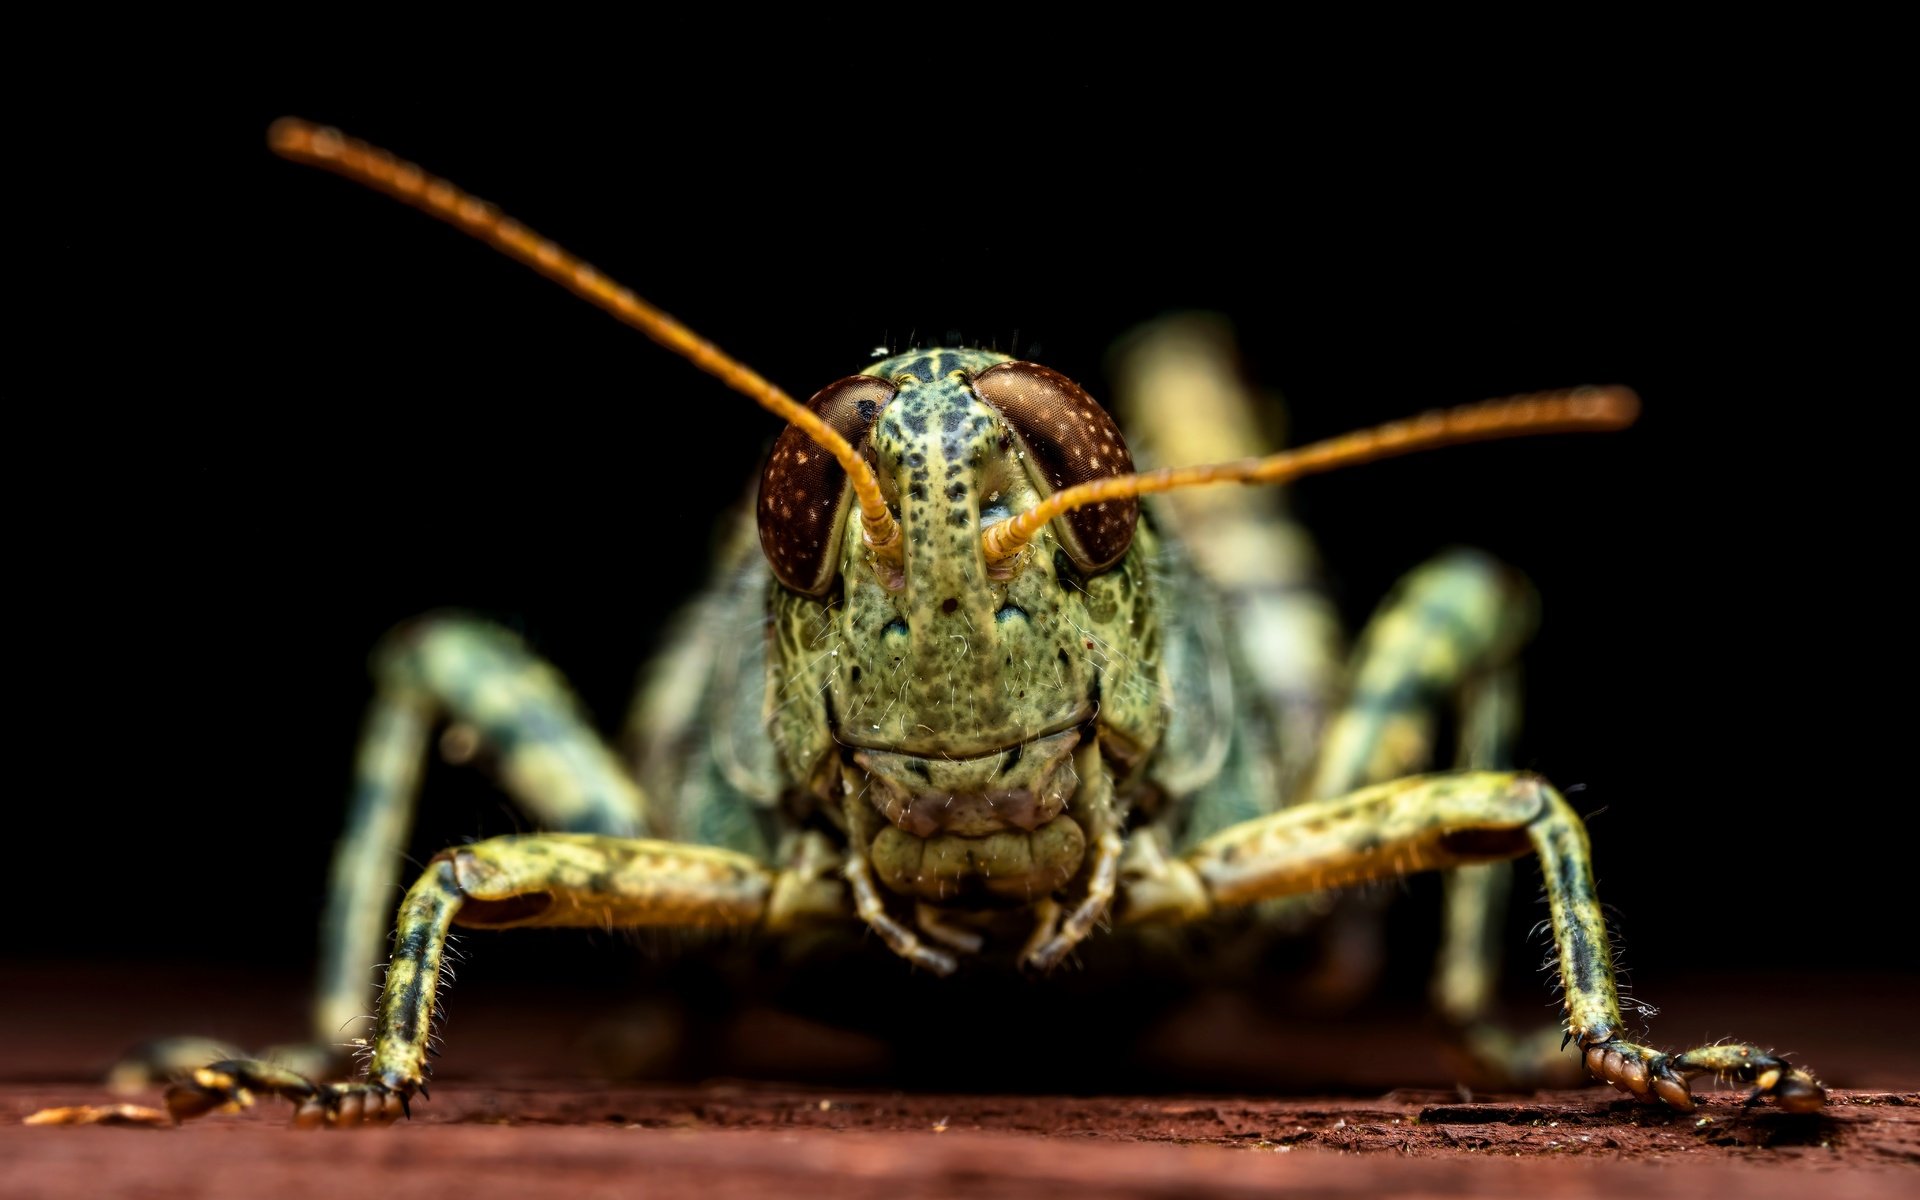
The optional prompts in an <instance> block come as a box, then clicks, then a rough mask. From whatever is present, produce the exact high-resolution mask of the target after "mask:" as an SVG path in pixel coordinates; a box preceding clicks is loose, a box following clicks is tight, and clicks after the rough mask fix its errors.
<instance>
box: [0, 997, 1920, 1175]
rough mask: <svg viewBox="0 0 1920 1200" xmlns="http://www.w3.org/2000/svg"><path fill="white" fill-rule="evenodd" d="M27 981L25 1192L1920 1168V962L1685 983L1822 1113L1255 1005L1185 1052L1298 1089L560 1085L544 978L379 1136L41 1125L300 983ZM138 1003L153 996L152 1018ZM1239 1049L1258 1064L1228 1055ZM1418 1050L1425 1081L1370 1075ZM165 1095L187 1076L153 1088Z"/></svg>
mask: <svg viewBox="0 0 1920 1200" xmlns="http://www.w3.org/2000/svg"><path fill="white" fill-rule="evenodd" d="M11 982H13V983H14V985H15V986H13V987H12V988H10V989H9V990H8V991H7V992H6V995H5V996H4V997H3V998H0V1021H4V1028H5V1031H6V1046H7V1058H6V1059H5V1060H3V1061H0V1196H5V1197H7V1198H8V1200H12V1198H14V1197H40V1196H49V1197H51V1196H74V1195H87V1196H140V1197H170V1196H190V1195H203V1196H214V1197H227V1196H232V1197H240V1196H246V1197H254V1196H273V1197H276V1198H281V1200H284V1198H291V1197H304V1196H342V1195H374V1194H389V1193H390V1194H406V1195H425V1194H456V1195H459V1196H461V1197H463V1198H471V1200H483V1198H486V1197H493V1196H524V1195H552V1196H563V1197H567V1198H568V1200H583V1198H587V1197H598V1196H611V1195H636V1194H645V1195H647V1196H697V1197H700V1198H701V1200H720V1198H724V1197H732V1196H766V1195H835V1196H854V1197H876V1198H879V1197H885V1198H886V1200H912V1198H915V1197H922V1196H946V1195H958V1196H1008V1197H1026V1196H1036V1197H1037V1196H1048V1197H1059V1196H1062V1195H1087V1196H1093V1195H1117V1196H1166V1197H1175V1196H1213V1195H1219V1196H1234V1195H1253V1194H1256V1193H1258V1194H1271V1193H1272V1192H1274V1191H1276V1190H1287V1191H1290V1192H1292V1193H1296V1194H1306V1195H1329V1196H1360V1195H1367V1196H1400V1195H1407V1196H1446V1195H1490V1196H1505V1195H1514V1196H1534V1195H1545V1196H1591V1195H1609V1196H1612V1195H1634V1196H1688V1197H1711V1196H1740V1197H1743V1198H1744V1197H1771V1196H1783V1197H1785V1196H1791V1197H1795V1198H1796V1200H1826V1198H1827V1197H1829V1196H1836V1197H1837V1196H1847V1197H1852V1196H1866V1197H1877V1196H1906V1195H1912V1194H1916V1193H1917V1192H1920V1091H1916V1090H1915V1089H1913V1088H1912V1087H1902V1086H1901V1082H1902V1081H1905V1080H1913V1079H1920V1063H1916V1058H1915V1054H1914V1051H1913V1049H1912V1048H1911V1047H1910V1046H1908V1045H1906V1044H1905V1043H1904V1042H1902V1041H1901V1040H1900V1030H1901V1029H1902V1028H1903V1027H1904V1018H1903V1013H1904V1012H1905V1011H1906V1010H1907V1009H1908V1008H1910V1004H1909V1003H1908V1002H1909V1001H1910V1000H1911V995H1910V993H1909V992H1908V991H1907V990H1906V988H1905V985H1904V984H1903V983H1900V982H1899V981H1894V986H1893V987H1891V988H1888V987H1887V986H1883V985H1884V983H1885V981H1882V982H1881V983H1875V982H1874V981H1871V980H1865V981H1863V980H1854V981H1849V982H1847V983H1845V984H1844V985H1842V986H1838V987H1835V988H1833V989H1832V990H1830V992H1829V994H1828V996H1827V1000H1826V1004H1825V1006H1824V1012H1821V1011H1819V1010H1818V1009H1817V1008H1816V1009H1812V1010H1810V1009H1808V1008H1806V1007H1805V1006H1804V1004H1801V1003H1785V1004H1783V1003H1782V1002H1781V1001H1779V1000H1778V999H1777V998H1775V999H1767V1000H1765V1001H1764V1002H1759V1001H1756V1000H1755V997H1756V996H1759V995H1761V993H1759V992H1757V991H1748V992H1740V993H1737V994H1724V993H1723V994H1714V993H1702V994H1699V995H1692V994H1687V995H1682V996H1678V997H1677V999H1678V1000H1679V1002H1678V1003H1674V1004H1670V1006H1669V1011H1668V1016H1669V1017H1670V1018H1672V1020H1673V1022H1674V1024H1675V1025H1676V1033H1679V1032H1682V1031H1685V1030H1686V1029H1687V1028H1688V1026H1689V1025H1692V1024H1697V1023H1700V1022H1702V1021H1705V1020H1710V1019H1713V1020H1717V1019H1720V1018H1710V1017H1707V1016H1705V1015H1703V1014H1708V1013H1722V1014H1726V1015H1727V1017H1728V1018H1729V1019H1736V1020H1737V1022H1738V1024H1739V1025H1741V1026H1743V1027H1744V1026H1746V1025H1747V1024H1748V1023H1749V1022H1752V1023H1754V1024H1765V1023H1766V1022H1768V1021H1772V1022H1774V1023H1775V1024H1773V1025H1770V1026H1769V1028H1773V1029H1774V1030H1775V1031H1776V1032H1778V1033H1782V1034H1785V1035H1786V1036H1788V1037H1791V1038H1793V1039H1795V1040H1794V1041H1793V1042H1791V1043H1788V1042H1782V1043H1781V1044H1782V1046H1783V1048H1786V1047H1787V1046H1789V1045H1791V1046H1793V1047H1794V1048H1796V1049H1798V1050H1799V1051H1800V1052H1801V1055H1802V1057H1803V1059H1804V1060H1805V1061H1808V1062H1810V1063H1812V1064H1813V1065H1814V1066H1816V1067H1817V1068H1818V1069H1819V1070H1820V1072H1821V1074H1822V1075H1823V1076H1824V1077H1825V1078H1827V1079H1828V1081H1829V1082H1830V1083H1834V1084H1836V1085H1843V1084H1860V1085H1863V1086H1858V1087H1837V1088H1836V1091H1835V1093H1834V1096H1833V1103H1832V1105H1831V1107H1830V1108H1829V1109H1828V1111H1827V1112H1826V1113H1825V1114H1822V1115H1819V1116H1814V1117H1796V1116H1792V1115H1788V1114H1781V1113H1777V1112H1774V1111H1772V1110H1769V1109H1758V1110H1755V1109H1746V1108H1743V1107H1742V1106H1741V1104H1740V1097H1739V1096H1738V1095H1737V1094H1734V1093H1726V1092H1720V1093H1714V1094H1713V1095H1711V1096H1710V1097H1709V1098H1708V1099H1707V1101H1706V1102H1705V1104H1704V1105H1703V1107H1702V1109H1701V1111H1699V1112H1698V1113H1695V1114H1691V1115H1679V1114H1671V1113H1667V1112H1665V1111H1664V1110H1660V1109H1655V1108H1648V1107H1645V1106H1641V1105H1636V1104H1632V1103H1629V1102H1627V1101H1625V1100H1623V1099H1621V1098H1619V1097H1617V1095H1616V1094H1615V1093H1613V1092H1610V1091H1606V1090H1603V1089H1584V1090H1576V1091H1565V1092H1547V1093H1539V1094H1527V1095H1489V1094H1484V1093H1482V1094H1472V1093H1470V1092H1467V1091H1465V1090H1464V1089H1461V1088H1458V1087H1454V1086H1451V1085H1449V1084H1448V1083H1447V1081H1446V1077H1445V1070H1446V1068H1445V1067H1444V1065H1442V1064H1443V1062H1444V1059H1443V1057H1442V1056H1439V1055H1437V1054H1436V1053H1434V1052H1433V1051H1432V1050H1431V1049H1430V1048H1424V1047H1426V1044H1427V1041H1428V1039H1427V1038H1426V1036H1425V1035H1423V1034H1422V1033H1420V1032H1419V1031H1417V1030H1414V1031H1409V1030H1408V1029H1406V1028H1404V1027H1402V1025H1400V1024H1397V1023H1389V1024H1381V1023H1379V1022H1378V1021H1373V1022H1369V1021H1367V1020H1357V1021H1348V1022H1339V1021H1321V1022H1318V1023H1309V1024H1307V1025H1305V1026H1288V1027H1283V1028H1281V1029H1279V1030H1270V1031H1267V1032H1265V1033H1262V1032H1259V1031H1258V1030H1257V1029H1250V1028H1248V1027H1246V1026H1245V1025H1236V1024H1235V1023H1234V1020H1233V1018H1232V1009H1233V1006H1232V1005H1231V1004H1230V1003H1226V1002H1220V1001H1215V1002H1214V1007H1213V1008H1211V1009H1207V1010H1202V1011H1201V1012H1200V1014H1199V1019H1194V1020H1189V1021H1187V1022H1185V1023H1183V1024H1182V1025H1181V1026H1180V1027H1179V1030H1180V1032H1179V1036H1175V1037H1174V1038H1173V1039H1172V1040H1171V1041H1170V1042H1169V1043H1168V1044H1167V1045H1166V1047H1164V1050H1165V1052H1166V1053H1171V1054H1181V1055H1195V1056H1201V1057H1208V1056H1211V1057H1210V1059H1209V1061H1210V1063H1211V1067H1210V1069H1213V1070H1217V1071H1220V1072H1221V1073H1222V1074H1223V1076H1224V1077H1227V1078H1239V1079H1244V1073H1245V1071H1252V1070H1264V1071H1272V1072H1275V1073H1276V1074H1278V1075H1280V1076H1281V1084H1280V1085H1276V1086H1273V1087H1265V1088H1262V1087H1255V1086H1245V1085H1244V1084H1236V1085H1235V1086H1233V1087H1225V1088H1219V1089H1214V1090H1203V1091H1197V1092H1193V1093H1190V1094H1182V1095H1156V1096H1141V1095H1127V1094H1114V1095H1042V1094H952V1093H949V1092H941V1091H902V1090H896V1089H892V1088H885V1087H882V1088H871V1087H861V1088H848V1087H844V1086H822V1085H812V1084H793V1083H773V1082H746V1083H707V1084H690V1085H672V1086H635V1085H631V1084H606V1083H599V1082H593V1081H589V1080H584V1079H574V1078H569V1079H566V1080H564V1081H553V1080H551V1079H541V1078H538V1077H537V1074H536V1073H537V1072H538V1071H539V1070H540V1069H542V1068H544V1069H545V1070H546V1071H547V1072H548V1073H549V1074H551V1072H552V1071H553V1070H555V1069H569V1070H582V1069H583V1064H582V1061H581V1060H580V1059H579V1058H578V1051H579V1047H580V1045H581V1044H582V1043H581V1042H580V1038H579V1034H580V1031H581V1030H582V1029H583V1028H584V1026H585V1025H586V1024H588V1023H589V1021H588V1018H587V1016H585V1015H579V1014H574V1013H567V1014H565V1016H566V1019H564V1020H552V1019H539V1020H534V1019H530V1018H529V1015H528V1014H529V1012H530V1011H534V1010H532V1009H530V1008H529V1006H528V1004H527V1003H526V1001H525V999H524V998H514V997H501V996H491V997H489V996H485V995H478V994H472V993H470V994H469V995H468V997H467V998H466V1003H464V1004H463V1006H462V1007H461V1008H460V1010H459V1012H458V1019H457V1023H455V1024H454V1025H453V1026H452V1027H451V1028H450V1029H449V1031H448V1032H449V1036H450V1039H451V1040H450V1047H457V1049H452V1048H450V1051H449V1054H448V1056H447V1058H446V1059H444V1060H443V1061H444V1062H446V1063H447V1064H448V1066H447V1071H446V1074H447V1076H448V1078H447V1079H446V1080H445V1082H444V1083H437V1084H436V1085H435V1088H434V1093H433V1099H432V1101H431V1102H430V1103H421V1102H418V1101H416V1103H415V1119H414V1120H412V1121H410V1122H405V1123H402V1124H401V1125H399V1126H398V1127H395V1128H392V1129H385V1130H366V1131H355V1132H351V1133H349V1132H316V1133H302V1132H297V1131H293V1130H290V1129H288V1128H286V1127H285V1122H286V1114H287V1111H288V1109H287V1106H286V1105H284V1104H282V1103H280V1102H267V1103H263V1104H262V1105H261V1106H260V1108H258V1109H256V1110H255V1111H253V1112H251V1113H247V1114H243V1115H238V1116H220V1117H213V1118H208V1119H206V1120H204V1121H201V1122H198V1123H195V1124H193V1125H191V1126H188V1127H184V1128H179V1129H166V1130H147V1129H112V1128H30V1127H26V1126H23V1125H21V1124H20V1123H19V1122H20V1119H21V1118H22V1117H24V1116H25V1115H26V1114H27V1113H29V1112H31V1111H34V1110H35V1109H38V1108H42V1107H47V1106H53V1105H64V1104H75V1103H104V1102H106V1101H108V1100H109V1099H111V1097H110V1096H109V1095H108V1094H107V1093H106V1091H105V1090H104V1088H102V1087H101V1086H100V1085H99V1084H98V1082H97V1080H98V1079H99V1077H100V1070H101V1066H102V1064H103V1063H104V1062H105V1061H106V1060H107V1059H108V1058H109V1057H111V1055H112V1054H113V1053H115V1052H116V1051H117V1050H119V1049H121V1048H123V1047H124V1046H125V1045H127V1044H128V1043H129V1041H130V1040H132V1039H134V1038H136V1037H137V1036H143V1035H145V1034H146V1033H149V1032H153V1031H155V1030H157V1029H169V1028H195V1027H197V1028H198V1029H199V1030H200V1031H203V1032H215V1033H222V1034H225V1035H227V1036H232V1037H236V1038H238V1039H240V1040H246V1039H248V1038H261V1039H265V1038H268V1037H270V1036H271V1031H273V1030H275V1029H278V1028H283V1027H284V1024H285V1023H286V1020H287V1018H286V1016H285V1014H286V1013H287V1012H297V1010H298V1002H297V997H295V996H292V995H286V994H281V993H280V992H277V991H273V990H268V991H263V992H258V993H256V994H255V996H253V997H252V998H250V999H248V1002H247V1003H245V1004H240V1003H238V1000H239V999H240V998H241V997H243V996H245V993H244V990H243V989H241V988H239V987H238V986H237V985H236V984H235V982H234V981H233V980H224V981H221V987H222V989H225V990H224V991H222V992H221V995H222V997H223V998H222V1007H223V1010H224V1012H225V1013H227V1014H229V1016H228V1018H227V1019H226V1020H223V1021H221V1022H219V1023H218V1024H217V1027H209V1026H208V1025H207V1024H206V1022H204V1021H201V1022H198V1023H195V1022H193V1021H192V1019H191V1018H192V1012H193V1010H194V1009H196V1008H198V1007H201V1006H204V1005H205V1004H206V1001H205V1000H203V999H196V998H195V997H194V995H193V992H194V991H195V989H194V987H193V986H191V983H190V982H189V981H186V980H174V979H170V978H167V977H164V976H155V975H151V974H147V975H142V976H138V977H133V976H119V975H89V976H84V977H79V978H76V977H74V976H72V975H70V974H68V973H64V972H52V973H42V972H32V973H27V974H25V975H22V976H19V977H17V978H16V979H15V980H13V981H11ZM202 982H203V983H204V982H205V981H204V980H202ZM80 983H84V984H85V985H86V986H82V987H77V986H76V984H80ZM474 991H475V992H478V991H480V989H478V988H476V989H474ZM1743 997H1744V999H1743ZM578 999H579V998H578V997H574V998H572V1000H573V1001H576V1002H577V1001H578ZM136 1000H143V1003H144V1006H143V1007H142V1008H141V1010H140V1013H139V1015H137V1016H133V1015H130V1012H131V1007H130V1006H132V1005H133V1004H134V1002H135V1001H136ZM1729 1008H1734V1009H1738V1010H1739V1011H1737V1012H1734V1013H1727V1010H1728V1009H1729ZM1796 1012H1797V1013H1798V1014H1799V1015H1798V1016H1797V1017H1796V1016H1795V1015H1794V1014H1795V1013H1796ZM548 1015H549V1016H550V1015H551V1013H549V1014H548ZM183 1021H184V1022H187V1024H185V1025H183V1024H181V1022H183ZM1289 1028H1291V1029H1293V1030H1294V1032H1293V1033H1291V1034H1290V1033H1288V1032H1287V1029H1289ZM1301 1029H1304V1030H1305V1033H1304V1035H1301V1033H1300V1030H1301ZM756 1030H757V1032H755V1031H756ZM815 1032H816V1033H817V1032H818V1031H815ZM819 1037H820V1040H817V1041H815V1040H812V1035H810V1034H808V1033H807V1031H806V1030H804V1029H803V1028H802V1027H800V1026H797V1025H791V1024H788V1025H782V1024H781V1023H780V1022H779V1021H778V1019H775V1018H771V1017H768V1018H760V1019H758V1020H756V1021H750V1022H748V1023H747V1031H746V1032H745V1033H743V1034H742V1038H743V1045H744V1046H745V1047H746V1051H747V1052H749V1053H757V1054H759V1055H761V1056H762V1057H767V1056H772V1057H773V1058H775V1059H778V1058H779V1055H780V1053H785V1054H786V1056H787V1057H786V1059H785V1061H786V1062H787V1064H788V1067H787V1068H786V1069H788V1070H790V1071H791V1072H792V1073H793V1074H794V1075H805V1074H811V1073H817V1072H818V1070H819V1069H820V1067H821V1066H822V1065H823V1064H825V1063H826V1062H827V1060H831V1059H834V1058H835V1057H836V1056H843V1055H858V1054H859V1053H860V1052H861V1051H860V1045H859V1043H858V1041H857V1039H855V1040H849V1039H847V1038H845V1037H842V1038H841V1039H840V1040H838V1041H836V1040H834V1039H833V1037H832V1036H829V1035H825V1034H824V1033H821V1034H819ZM1182 1037H1184V1038H1186V1039H1187V1040H1185V1041H1182V1040H1181V1038H1182ZM756 1039H758V1040H757V1041H756ZM570 1056H572V1057H570ZM1236 1058H1237V1059H1238V1060H1239V1062H1240V1064H1241V1066H1242V1068H1244V1070H1243V1073H1242V1074H1241V1075H1239V1076H1235V1075H1234V1074H1233V1073H1232V1072H1231V1071H1229V1070H1227V1069H1226V1068H1227V1067H1228V1066H1229V1065H1230V1064H1231V1063H1232V1062H1233V1061H1234V1060H1235V1059H1236ZM1340 1062H1345V1063H1346V1064H1347V1067H1348V1069H1349V1070H1350V1071H1351V1073H1352V1078H1353V1079H1354V1081H1355V1083H1354V1086H1353V1088H1352V1089H1350V1093H1351V1094H1348V1095H1322V1094H1317V1093H1316V1094H1300V1090H1299V1089H1298V1088H1297V1087H1294V1088H1289V1087H1288V1086H1286V1078H1287V1077H1288V1076H1291V1077H1292V1078H1294V1079H1298V1078H1316V1077H1321V1076H1322V1075H1323V1074H1324V1072H1325V1071H1326V1070H1327V1069H1328V1067H1327V1064H1332V1063H1340ZM809 1063H811V1064H812V1065H811V1066H809ZM1395 1073H1399V1074H1401V1075H1402V1076H1403V1077H1404V1078H1407V1079H1409V1080H1410V1081H1411V1082H1413V1083H1415V1084H1418V1085H1420V1086H1412V1087H1402V1088H1397V1089H1392V1088H1375V1090H1373V1091H1371V1092H1367V1091H1364V1090H1363V1089H1365V1088H1368V1087H1370V1086H1372V1085H1374V1084H1375V1083H1376V1081H1377V1080H1379V1079H1380V1078H1382V1077H1387V1078H1391V1077H1392V1076H1393V1075H1394V1074H1395ZM790 1077H791V1076H790ZM1429 1085H1431V1086H1429ZM156 1098H157V1091H156V1092H154V1093H153V1094H151V1095H148V1096H145V1097H141V1099H143V1100H145V1101H146V1102H148V1103H152V1102H154V1101H155V1099H156Z"/></svg>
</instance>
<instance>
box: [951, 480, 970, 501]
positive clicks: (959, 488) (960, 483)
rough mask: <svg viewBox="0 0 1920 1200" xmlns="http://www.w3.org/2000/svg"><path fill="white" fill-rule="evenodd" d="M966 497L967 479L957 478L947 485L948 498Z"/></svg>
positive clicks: (961, 498) (960, 498)
mask: <svg viewBox="0 0 1920 1200" xmlns="http://www.w3.org/2000/svg"><path fill="white" fill-rule="evenodd" d="M966 498H967V482H966V480H964V479H956V480H954V481H953V482H952V483H950V484H948V485H947V499H949V500H965V499H966Z"/></svg>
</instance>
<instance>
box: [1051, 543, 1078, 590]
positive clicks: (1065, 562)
mask: <svg viewBox="0 0 1920 1200" xmlns="http://www.w3.org/2000/svg"><path fill="white" fill-rule="evenodd" d="M1053 574H1054V577H1055V578H1057V579H1058V580H1059V581H1060V582H1061V584H1062V585H1064V586H1066V587H1079V586H1080V571H1079V569H1078V568H1077V567H1075V566H1074V565H1073V560H1072V559H1070V558H1068V557H1067V552H1066V551H1065V550H1061V549H1058V548H1056V549H1055V550H1054V552H1053Z"/></svg>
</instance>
